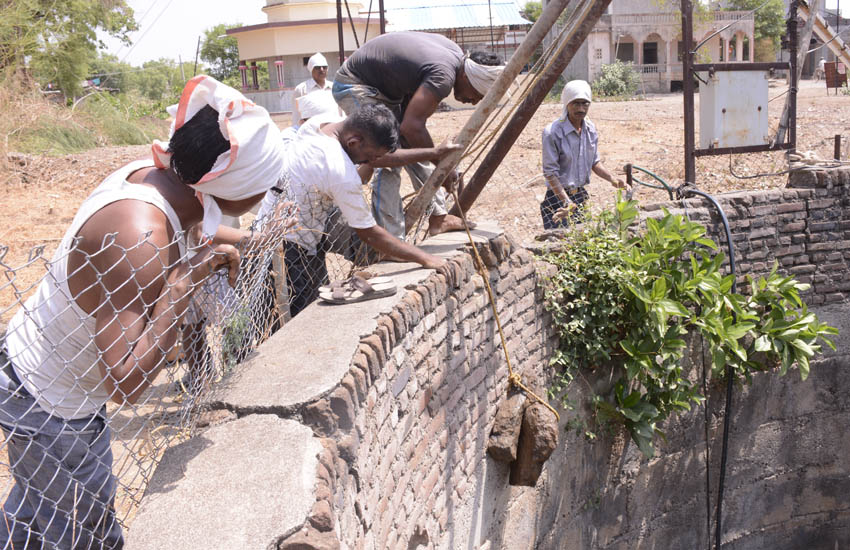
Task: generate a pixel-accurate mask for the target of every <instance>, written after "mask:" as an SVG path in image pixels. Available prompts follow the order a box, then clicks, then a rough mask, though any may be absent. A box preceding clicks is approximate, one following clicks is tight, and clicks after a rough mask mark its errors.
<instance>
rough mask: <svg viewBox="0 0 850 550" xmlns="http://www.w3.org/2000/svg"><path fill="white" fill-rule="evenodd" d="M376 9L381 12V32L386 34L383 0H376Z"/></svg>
mask: <svg viewBox="0 0 850 550" xmlns="http://www.w3.org/2000/svg"><path fill="white" fill-rule="evenodd" d="M378 10H380V12H381V19H380V21H381V34H386V32H387V18H386V17H385V16H384V0H378Z"/></svg>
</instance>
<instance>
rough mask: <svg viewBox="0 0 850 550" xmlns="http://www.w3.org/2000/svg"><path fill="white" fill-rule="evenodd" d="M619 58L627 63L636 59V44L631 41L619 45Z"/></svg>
mask: <svg viewBox="0 0 850 550" xmlns="http://www.w3.org/2000/svg"><path fill="white" fill-rule="evenodd" d="M617 59H619V60H620V61H622V62H623V63H626V62H628V61H634V60H635V45H634V44H633V43H631V42H626V43H625V44H624V43H622V42H621V43H620V44H618V45H617Z"/></svg>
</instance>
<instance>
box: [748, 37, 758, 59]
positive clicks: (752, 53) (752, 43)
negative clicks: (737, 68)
mask: <svg viewBox="0 0 850 550" xmlns="http://www.w3.org/2000/svg"><path fill="white" fill-rule="evenodd" d="M749 38H750V39H749V40H748V41H747V42H749V49H750V63H754V62H755V60H756V55H755V53H756V39H755V36H754V35H750V37H749Z"/></svg>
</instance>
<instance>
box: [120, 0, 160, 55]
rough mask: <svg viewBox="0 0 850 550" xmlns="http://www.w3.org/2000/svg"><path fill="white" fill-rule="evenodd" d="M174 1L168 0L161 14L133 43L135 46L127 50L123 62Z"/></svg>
mask: <svg viewBox="0 0 850 550" xmlns="http://www.w3.org/2000/svg"><path fill="white" fill-rule="evenodd" d="M172 1H173V0H168V3H167V4H165V7H164V8H163V9H162V11H161V12H159V14H157V16H156V19H154V20H153V22H152V23H151V25H150V26H149V27H148V28H146V29H145V31H144V32H143V33H142V35H141V36H139V38H138V39H136V41H135V42H134V43H133V46H132V47H131V48H130V49H129V50H127V53H126V54H124V57H122V58H121V63H123V62H124V60H125V59H127V56H128V55H130V53H131V52H132V51H133V50H134V49H135V48H136V46H138V45H139V42H141V41H142V39H143V38H144V37H145V36H146V35H147V34H148V32H150V30H151V29H152V28H154V26H156V23H157V21H159V18H160V17H162V14H164V13H165V12H166V11H167V10H168V8H169V7H171V2H172Z"/></svg>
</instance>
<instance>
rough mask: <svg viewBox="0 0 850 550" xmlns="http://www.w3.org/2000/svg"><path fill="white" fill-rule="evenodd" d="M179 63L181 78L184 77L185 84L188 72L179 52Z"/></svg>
mask: <svg viewBox="0 0 850 550" xmlns="http://www.w3.org/2000/svg"><path fill="white" fill-rule="evenodd" d="M177 63H179V64H180V78H182V79H183V84H185V83H186V72H185V71H184V70H183V57H181V56H180V54H179V53H178V54H177Z"/></svg>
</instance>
